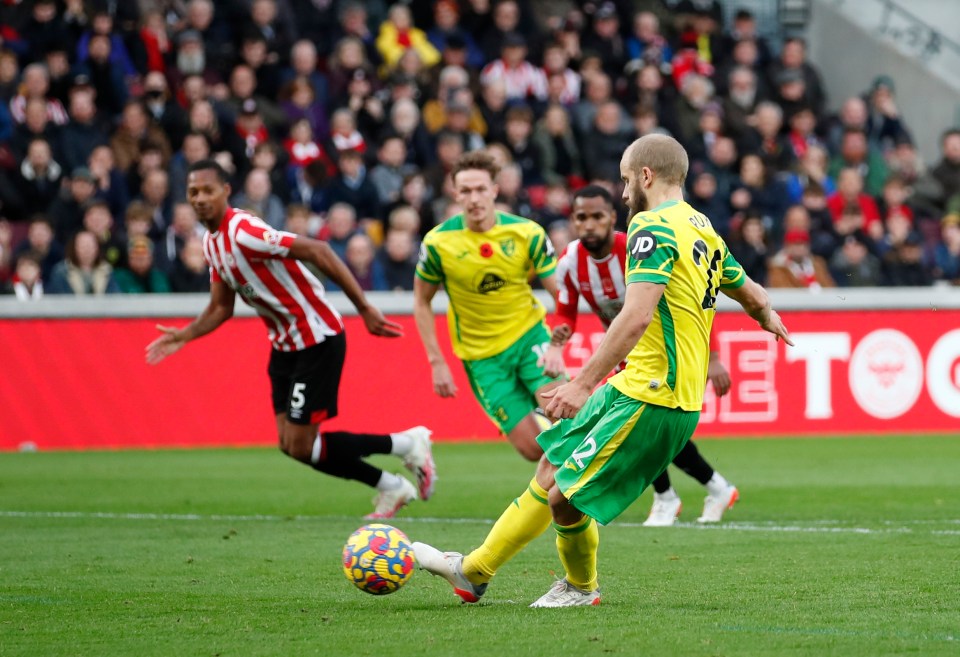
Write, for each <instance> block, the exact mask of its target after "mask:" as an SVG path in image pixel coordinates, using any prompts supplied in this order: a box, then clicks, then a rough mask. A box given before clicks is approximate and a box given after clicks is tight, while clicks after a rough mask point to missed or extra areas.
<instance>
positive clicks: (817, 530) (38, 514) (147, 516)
mask: <svg viewBox="0 0 960 657" xmlns="http://www.w3.org/2000/svg"><path fill="white" fill-rule="evenodd" d="M0 518H64V519H91V520H163V521H177V522H183V521H186V522H196V521H213V522H290V521H296V522H304V521H308V522H309V521H328V520H358V518H356V517H355V516H304V515H293V516H282V515H274V514H250V515H231V514H208V515H204V514H198V513H119V512H109V511H4V510H0ZM396 521H397V522H398V523H401V522H409V523H423V524H474V525H491V524H493V520H491V519H486V518H433V517H401V518H397V519H396ZM839 522H841V521H831V520H824V521H810V524H806V525H805V524H802V523H790V524H778V523H775V522H772V521H765V522H737V521H731V522H725V523H721V524H717V525H701V524H698V523H695V522H679V523H677V524H676V525H674V526H675V527H677V528H678V529H692V530H699V531H734V532H773V533H809V534H861V535H881V534H934V535H938V536H958V535H960V530H953V529H932V528H929V527H928V525H933V524H935V523H936V524H940V525H950V524H960V521H958V520H954V519H946V518H945V519H943V520H942V521H937V520H930V521H915V522H914V523H911V522H910V521H904V523H903V524H904V525H907V524H920V523H922V524H923V525H924V526H923V527H922V529H921V528H914V527H907V526H893V525H892V521H884V524H885V525H888V526H886V527H880V528H877V527H841V526H836V525H835V524H834V523H839ZM828 523H829V524H828ZM611 526H612V527H626V528H640V527H643V525H642V524H641V523H639V522H616V523H614V524H613V525H611Z"/></svg>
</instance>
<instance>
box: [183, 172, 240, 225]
mask: <svg viewBox="0 0 960 657" xmlns="http://www.w3.org/2000/svg"><path fill="white" fill-rule="evenodd" d="M230 194H231V188H230V183H229V182H227V176H226V173H225V172H224V170H223V169H221V168H220V167H210V168H205V169H197V170H195V171H191V172H190V173H189V174H188V175H187V200H188V201H189V202H190V205H191V206H193V211H194V212H196V213H197V219H199V220H200V223H202V224H203V227H204V228H206V229H207V230H209V231H210V232H214V231H216V230H217V228H218V227H219V226H220V222H221V221H222V220H223V215H224V213H225V212H226V211H227V207H228V202H229V199H230Z"/></svg>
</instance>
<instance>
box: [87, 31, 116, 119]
mask: <svg viewBox="0 0 960 657" xmlns="http://www.w3.org/2000/svg"><path fill="white" fill-rule="evenodd" d="M117 38H119V37H117ZM113 47H114V41H113V40H112V39H111V37H109V36H107V35H106V34H93V35H92V36H91V37H90V50H89V54H88V55H87V56H86V57H85V58H82V59H81V60H80V63H79V64H78V65H77V77H76V78H74V84H76V83H77V82H78V81H85V82H87V83H89V84H90V86H92V87H93V88H94V90H95V91H96V92H97V107H98V108H99V109H100V110H103V111H104V113H105V114H107V116H109V117H110V118H111V119H112V118H113V117H116V116H117V115H119V114H120V112H121V111H122V110H123V106H124V103H126V102H127V98H128V96H129V90H128V88H127V84H126V82H125V81H124V76H123V72H122V69H121V68H120V67H119V66H117V65H116V64H115V63H114V62H113V61H112V59H111V58H112V56H113Z"/></svg>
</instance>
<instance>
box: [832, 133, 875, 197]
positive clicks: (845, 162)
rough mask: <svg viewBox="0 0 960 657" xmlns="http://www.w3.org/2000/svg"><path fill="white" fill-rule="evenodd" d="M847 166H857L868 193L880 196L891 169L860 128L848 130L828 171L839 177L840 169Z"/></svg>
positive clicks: (834, 176)
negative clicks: (870, 145) (871, 146)
mask: <svg viewBox="0 0 960 657" xmlns="http://www.w3.org/2000/svg"><path fill="white" fill-rule="evenodd" d="M845 167H853V168H856V169H857V171H859V172H860V175H861V176H862V177H863V181H864V189H865V191H866V192H867V194H870V195H872V196H879V195H880V192H881V191H882V190H883V181H885V180H886V179H887V176H888V175H889V170H888V169H887V164H886V162H884V161H883V156H882V155H881V154H880V153H879V151H877V150H875V149H871V148H870V147H869V144H868V143H867V135H866V134H865V133H864V132H862V131H860V130H847V131H846V132H844V133H843V138H842V139H841V141H840V152H839V154H838V155H837V156H836V157H834V158H833V159H832V160H831V161H830V168H829V169H828V171H827V173H829V174H830V176H832V177H833V178H837V177H838V174H839V173H840V170H841V169H843V168H845Z"/></svg>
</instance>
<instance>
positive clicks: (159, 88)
mask: <svg viewBox="0 0 960 657" xmlns="http://www.w3.org/2000/svg"><path fill="white" fill-rule="evenodd" d="M143 106H144V109H145V110H146V111H147V114H148V115H149V118H150V121H151V122H152V123H153V124H154V125H156V126H159V127H160V129H161V130H162V131H163V134H164V135H166V137H167V138H168V140H169V142H170V147H171V150H179V149H180V147H181V145H182V144H183V138H184V137H185V136H186V134H187V113H186V111H184V109H183V108H182V107H181V106H180V105H179V104H178V103H177V102H176V100H174V98H173V97H172V96H171V95H170V88H169V86H168V85H167V78H166V77H165V76H164V75H163V73H161V72H159V71H151V72H150V73H147V75H146V77H145V78H144V80H143Z"/></svg>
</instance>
